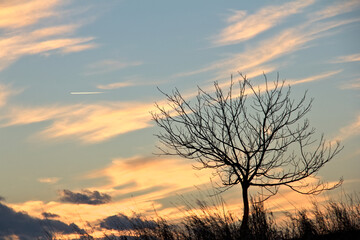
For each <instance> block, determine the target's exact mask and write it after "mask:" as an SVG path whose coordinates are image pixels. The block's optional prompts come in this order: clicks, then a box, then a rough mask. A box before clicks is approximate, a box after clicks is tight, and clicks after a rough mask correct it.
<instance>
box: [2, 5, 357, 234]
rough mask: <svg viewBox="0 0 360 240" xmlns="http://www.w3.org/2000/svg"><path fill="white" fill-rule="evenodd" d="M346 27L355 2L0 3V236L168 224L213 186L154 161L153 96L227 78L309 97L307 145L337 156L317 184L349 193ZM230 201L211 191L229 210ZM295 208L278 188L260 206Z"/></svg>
mask: <svg viewBox="0 0 360 240" xmlns="http://www.w3.org/2000/svg"><path fill="white" fill-rule="evenodd" d="M359 22H360V3H359V1H356V0H354V1H352V0H346V1H345V0H339V1H327V0H326V1H325V0H323V1H321V0H299V1H281V0H275V1H235V0H229V1H213V0H211V1H209V0H206V1H205V0H199V1H165V0H154V1H138V0H131V1H130V0H122V1H116V0H106V1H95V0H86V1H85V0H77V1H75V0H47V1H44V0H26V1H25V0H5V1H1V0H0V113H1V114H0V166H1V167H0V196H1V198H0V201H1V203H0V213H2V214H0V223H1V221H4V218H5V217H4V216H7V217H6V218H7V219H10V218H11V219H13V222H12V224H11V226H12V228H11V227H9V226H8V227H6V228H4V227H0V238H1V237H5V236H10V235H11V236H13V237H14V239H16V238H15V236H18V237H20V239H27V238H29V239H32V237H34V236H38V235H39V234H40V233H39V231H40V230H39V231H38V229H40V228H37V227H32V228H30V227H25V226H22V225H20V224H21V222H22V223H24V222H28V223H29V224H30V225H29V224H28V225H27V226H32V225H31V224H39V223H41V221H42V220H43V219H44V218H49V219H50V220H51V221H53V222H52V224H53V225H54V226H57V228H56V229H58V230H59V231H63V232H64V233H71V232H72V231H73V229H74V225H71V224H74V223H76V224H78V225H79V226H81V224H82V223H84V222H85V221H88V222H90V223H91V224H93V225H94V226H97V228H99V229H101V226H103V228H105V227H104V226H107V225H106V224H107V223H106V221H107V220H108V219H109V217H118V218H120V219H125V218H126V217H125V215H128V214H130V215H131V213H132V212H133V211H136V212H141V213H143V214H145V215H149V216H151V214H154V209H155V210H156V211H157V212H158V213H159V214H160V215H163V216H178V215H177V214H178V212H179V210H178V209H179V208H183V207H185V206H184V205H185V204H184V203H183V202H182V201H181V198H182V197H180V196H183V197H184V198H189V199H190V198H193V197H195V198H196V197H201V196H204V195H206V192H208V191H210V192H211V191H212V190H211V186H212V184H214V182H216V180H217V179H216V177H213V175H212V172H211V170H202V171H198V170H195V169H194V168H193V167H192V165H193V164H195V162H192V161H190V160H186V159H181V158H177V157H175V156H172V157H165V156H157V155H154V153H156V152H157V149H156V146H157V145H158V144H159V143H158V139H157V138H156V137H155V136H154V134H156V133H158V132H159V131H160V129H159V128H158V127H157V126H155V123H154V122H153V121H152V119H151V115H150V112H151V111H155V110H156V108H155V102H157V103H159V104H160V105H164V104H166V101H165V97H164V95H162V94H161V92H160V91H159V90H158V89H157V88H159V89H161V90H162V91H164V92H167V93H171V91H172V90H173V89H174V88H178V89H179V90H180V92H182V93H183V94H184V95H186V96H188V99H191V97H193V96H195V94H196V93H197V86H200V87H202V88H203V89H206V90H207V91H212V90H213V82H214V81H218V82H219V83H221V84H224V85H226V84H228V83H229V81H230V77H231V75H234V77H235V78H236V77H237V76H238V75H237V74H238V72H241V73H244V74H246V75H247V76H248V78H250V79H251V80H253V81H254V82H258V83H261V81H263V73H265V74H266V75H267V77H268V79H270V80H271V79H276V75H277V73H278V74H279V75H280V79H281V80H286V83H288V84H291V85H292V93H293V96H294V98H297V97H300V96H301V95H302V94H303V93H304V91H306V90H308V95H309V97H313V98H314V103H313V106H312V110H311V112H310V113H309V114H308V115H307V117H308V118H309V120H310V124H311V126H313V127H315V128H316V131H317V133H318V135H317V136H320V135H321V133H324V135H325V138H326V139H327V140H329V141H334V140H339V141H341V144H342V145H343V146H344V149H343V151H341V153H340V154H339V155H338V156H337V157H336V158H335V159H333V160H332V161H331V162H330V163H329V164H327V165H326V166H325V167H324V168H323V169H322V170H321V171H320V172H319V174H318V176H319V177H320V178H321V179H322V180H324V181H329V182H336V181H337V180H338V179H339V178H340V177H343V178H344V183H343V185H342V187H341V191H345V192H356V191H359V188H358V187H357V186H358V184H359V181H360V176H359V174H358V172H359V170H360V161H359V160H360V159H359V158H360V149H359V147H358V146H360V108H359V106H360V70H359V69H360V68H359V62H360V44H359V39H360V24H359ZM199 189H200V190H199ZM202 191H203V192H205V193H202ZM240 196H241V190H240V188H237V187H234V188H232V189H231V190H229V191H228V192H225V193H224V194H223V198H224V199H225V201H226V202H227V204H228V207H229V209H232V210H234V211H235V212H241V199H240ZM299 199H301V196H300V197H299V195H296V194H294V193H292V192H289V191H286V190H285V191H283V192H282V193H281V194H279V195H278V196H276V197H274V198H272V200H271V201H272V202H271V201H270V200H269V205H270V206H272V207H273V208H274V209H277V207H278V206H280V205H281V206H282V209H283V210H284V209H287V208H288V207H287V206H289V208H290V207H291V206H292V205H293V204H295V203H298V202H299V203H300V202H301V201H300V200H299ZM271 203H272V204H273V205H271ZM19 212H20V213H19ZM5 213H6V214H5ZM118 213H120V215H117V214H118ZM121 214H125V215H121ZM39 219H42V220H41V221H40V220H39ZM38 220H39V221H38ZM101 224H102V225H101ZM0 225H1V224H0ZM3 226H4V225H3ZM9 229H11V230H9ZM31 229H33V230H31ZM34 229H35V230H34ZM108 229H110V227H109V228H108Z"/></svg>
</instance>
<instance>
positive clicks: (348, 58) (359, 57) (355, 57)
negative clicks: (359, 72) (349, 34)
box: [332, 53, 360, 63]
mask: <svg viewBox="0 0 360 240" xmlns="http://www.w3.org/2000/svg"><path fill="white" fill-rule="evenodd" d="M359 61H360V53H356V54H352V55H347V56H341V57H338V58H336V60H334V61H332V63H344V62H359Z"/></svg>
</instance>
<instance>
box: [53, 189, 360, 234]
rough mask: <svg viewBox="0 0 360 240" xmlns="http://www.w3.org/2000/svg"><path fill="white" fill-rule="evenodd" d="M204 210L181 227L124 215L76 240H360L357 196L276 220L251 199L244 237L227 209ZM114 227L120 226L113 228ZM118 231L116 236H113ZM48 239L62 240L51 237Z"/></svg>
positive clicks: (194, 213)
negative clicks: (100, 232)
mask: <svg viewBox="0 0 360 240" xmlns="http://www.w3.org/2000/svg"><path fill="white" fill-rule="evenodd" d="M197 205H198V209H200V210H199V211H193V210H189V211H187V212H186V213H185V212H184V217H183V218H182V219H181V220H180V221H179V222H177V223H176V224H174V223H170V222H169V221H167V220H166V219H165V218H163V217H161V216H157V218H156V219H146V218H145V217H142V216H141V215H136V216H133V217H125V218H126V221H127V222H126V223H125V222H124V221H118V222H113V223H112V225H111V226H112V233H111V234H109V233H105V231H104V234H103V237H101V238H95V237H93V236H92V234H91V229H89V231H84V230H81V231H80V230H79V232H78V237H77V239H82V240H93V239H104V240H118V239H121V240H125V239H128V240H133V239H143V240H235V239H246V240H266V239H324V240H325V239H334V240H335V239H347V240H351V239H360V200H359V197H358V195H357V194H355V195H352V196H350V195H346V197H345V199H344V200H343V201H340V202H335V201H332V200H330V201H327V202H326V203H322V204H320V203H317V202H313V204H312V208H310V209H299V210H295V211H294V212H291V213H290V212H285V213H284V214H285V218H283V220H281V221H280V222H279V221H276V219H275V217H274V215H273V213H272V212H270V211H268V210H266V209H265V208H264V205H263V203H256V202H254V201H252V209H251V217H250V222H249V226H250V232H249V233H248V234H247V235H246V236H245V235H241V234H240V225H241V220H240V219H239V218H238V217H237V216H234V215H233V214H231V213H229V212H227V211H226V210H225V208H223V207H221V206H220V207H218V208H217V209H216V210H214V208H213V207H209V205H208V204H207V203H206V202H204V201H197ZM114 226H115V227H114ZM114 231H115V232H114ZM46 239H52V240H55V239H58V238H56V237H54V236H52V234H50V233H48V234H47V236H46Z"/></svg>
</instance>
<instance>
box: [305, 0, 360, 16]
mask: <svg viewBox="0 0 360 240" xmlns="http://www.w3.org/2000/svg"><path fill="white" fill-rule="evenodd" d="M359 6H360V3H359V1H357V0H348V1H342V2H336V3H335V4H333V5H331V6H328V7H326V8H324V9H322V10H320V11H317V12H314V13H311V14H309V15H308V18H309V19H311V21H320V20H323V19H326V18H331V17H335V16H337V15H340V14H343V13H347V12H351V11H353V10H354V9H356V8H358V7H359Z"/></svg>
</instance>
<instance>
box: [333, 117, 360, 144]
mask: <svg viewBox="0 0 360 240" xmlns="http://www.w3.org/2000/svg"><path fill="white" fill-rule="evenodd" d="M359 135H360V114H358V116H357V118H356V120H355V121H353V122H351V123H350V124H349V125H347V126H345V127H342V128H341V129H340V131H339V133H338V134H337V136H335V137H334V140H336V141H344V140H346V139H349V138H352V137H355V136H359Z"/></svg>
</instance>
